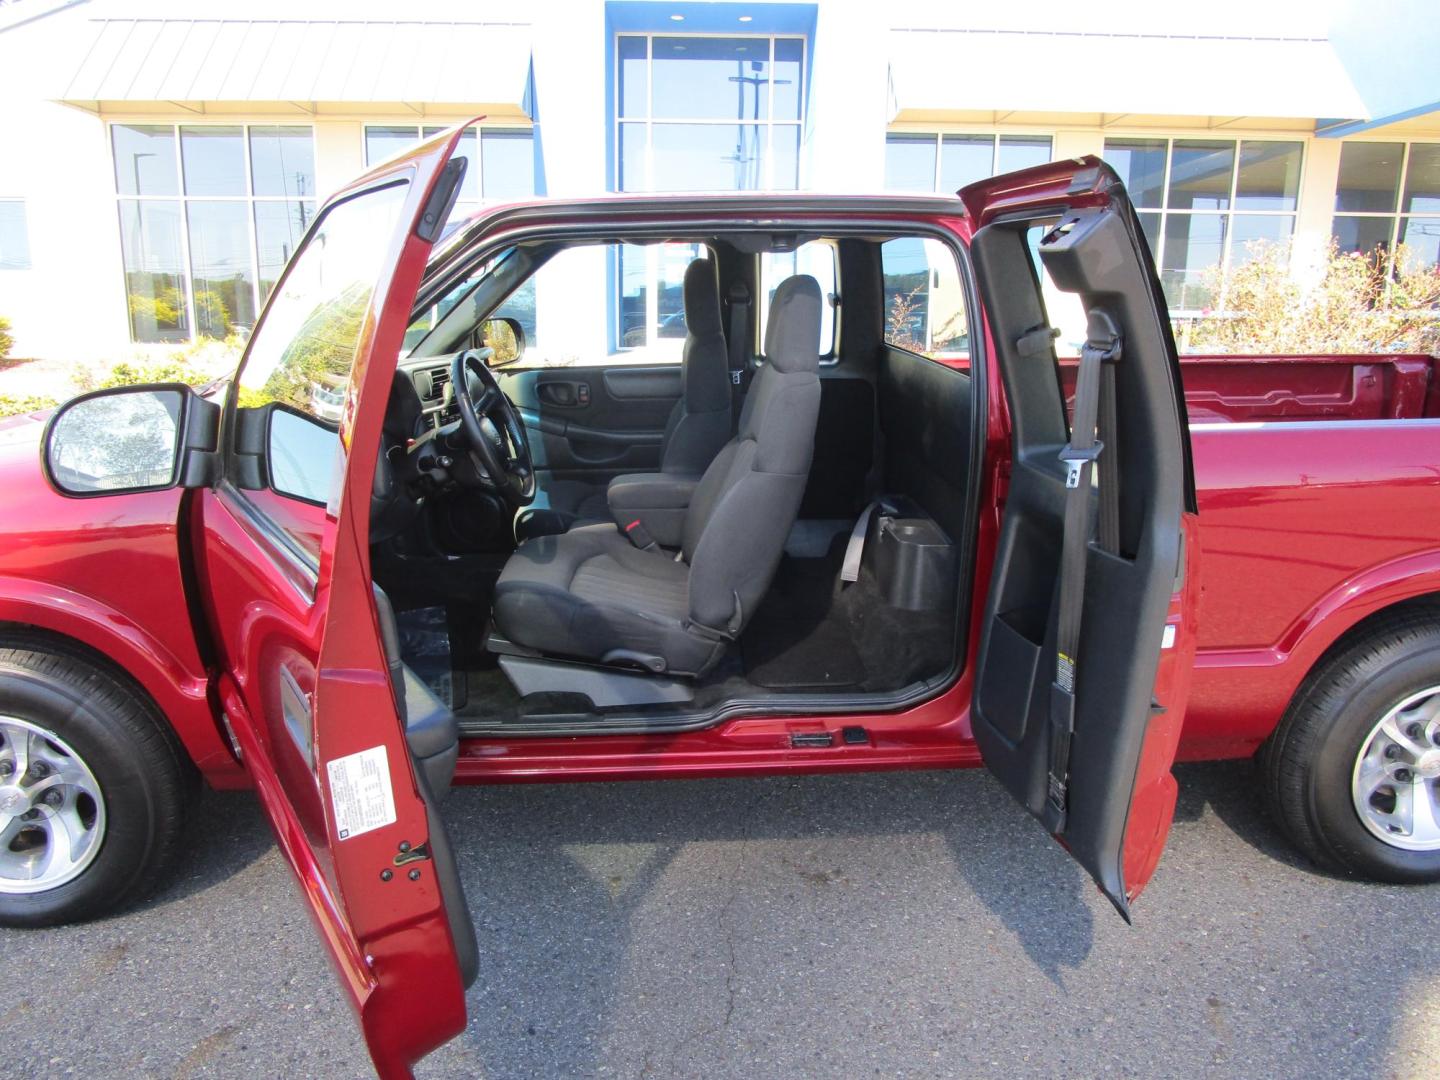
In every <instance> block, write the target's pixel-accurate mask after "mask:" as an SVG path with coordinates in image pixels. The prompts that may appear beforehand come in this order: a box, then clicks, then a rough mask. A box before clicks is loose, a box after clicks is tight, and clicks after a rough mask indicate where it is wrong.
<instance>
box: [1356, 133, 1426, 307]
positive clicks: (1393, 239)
mask: <svg viewBox="0 0 1440 1080" xmlns="http://www.w3.org/2000/svg"><path fill="white" fill-rule="evenodd" d="M1386 144H1388V145H1391V146H1394V145H1396V144H1399V145H1400V146H1401V147H1402V150H1401V153H1402V155H1403V157H1402V158H1401V161H1400V176H1399V178H1398V180H1397V181H1396V186H1395V209H1393V210H1337V209H1335V203H1336V201H1337V200H1338V199H1339V198H1340V165H1339V161H1338V160H1337V162H1336V168H1335V194H1334V195H1333V196H1332V197H1331V202H1330V207H1331V211H1330V239H1331V241H1334V239H1335V223H1336V222H1338V221H1339V220H1340V219H1341V218H1369V219H1372V220H1373V219H1377V218H1388V219H1389V221H1390V229H1389V233H1388V235H1387V237H1386V240H1385V271H1386V278H1387V280H1388V279H1389V278H1390V277H1391V276H1393V275H1394V273H1395V250H1396V248H1398V247H1399V246H1400V223H1401V222H1402V221H1405V220H1406V219H1408V218H1424V219H1426V220H1428V221H1434V222H1436V223H1440V210H1425V211H1418V212H1414V211H1412V212H1411V213H1408V214H1407V213H1406V212H1405V210H1404V209H1403V207H1404V205H1405V187H1406V184H1407V183H1408V182H1409V180H1410V151H1411V150H1412V149H1413V148H1414V147H1415V146H1416V145H1420V146H1435V147H1440V138H1428V139H1404V138H1401V139H1380V138H1377V139H1346V140H1345V141H1344V142H1343V143H1342V144H1341V146H1340V153H1341V155H1342V156H1343V155H1344V153H1345V147H1347V146H1351V145H1369V146H1376V145H1386Z"/></svg>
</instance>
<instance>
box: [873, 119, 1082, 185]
mask: <svg viewBox="0 0 1440 1080" xmlns="http://www.w3.org/2000/svg"><path fill="white" fill-rule="evenodd" d="M1055 134H1056V133H1055V132H1054V131H1020V130H1003V131H1002V130H996V131H974V130H971V129H960V128H956V129H954V130H949V129H946V128H936V127H926V128H923V129H918V130H912V129H908V128H886V129H885V146H886V156H887V158H888V156H889V146H890V139H891V137H892V136H905V137H907V138H910V139H915V138H916V137H917V136H922V135H923V136H928V137H931V138H933V139H934V142H935V172H934V176H933V177H932V178H931V184H930V190H931V192H934V193H937V194H945V195H953V194H955V192H953V191H946V190H944V189H942V188H941V187H940V177H941V175H942V170H943V169H944V167H945V154H944V148H945V142H944V140H945V139H946V138H947V137H948V138H952V139H989V140H990V175H991V176H999V175H1000V172H999V169H1000V141H1001V140H1002V139H1036V140H1038V139H1044V140H1045V141H1046V142H1048V143H1049V144H1050V157H1049V159H1048V160H1049V161H1054V160H1055ZM886 190H887V191H894V192H896V193H897V194H901V193H903V189H900V188H887V189H886Z"/></svg>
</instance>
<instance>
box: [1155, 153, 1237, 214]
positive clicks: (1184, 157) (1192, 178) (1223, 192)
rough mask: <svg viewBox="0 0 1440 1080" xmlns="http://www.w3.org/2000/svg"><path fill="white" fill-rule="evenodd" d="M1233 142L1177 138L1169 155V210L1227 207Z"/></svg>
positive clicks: (1233, 158)
mask: <svg viewBox="0 0 1440 1080" xmlns="http://www.w3.org/2000/svg"><path fill="white" fill-rule="evenodd" d="M1234 172H1235V144H1234V143H1232V142H1220V141H1218V140H1210V139H1176V140H1175V144H1174V149H1173V150H1172V152H1171V155H1170V202H1169V204H1168V205H1169V208H1170V209H1171V210H1177V209H1178V210H1228V209H1229V208H1230V181H1231V178H1232V177H1233V175H1234Z"/></svg>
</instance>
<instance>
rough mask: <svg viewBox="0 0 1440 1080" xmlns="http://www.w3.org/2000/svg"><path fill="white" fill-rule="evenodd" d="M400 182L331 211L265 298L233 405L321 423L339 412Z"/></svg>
mask: <svg viewBox="0 0 1440 1080" xmlns="http://www.w3.org/2000/svg"><path fill="white" fill-rule="evenodd" d="M405 186H406V185H405V184H404V183H399V184H395V185H393V186H391V187H386V188H381V189H380V190H378V191H371V192H368V193H366V194H364V195H360V196H357V197H354V198H351V199H348V200H346V201H345V202H342V203H338V204H336V205H335V206H334V207H332V208H331V209H330V210H329V211H328V212H327V214H326V216H325V217H323V218H321V219H320V221H319V222H318V223H317V225H316V226H315V228H314V229H313V230H312V232H311V235H310V239H309V241H308V242H307V243H306V245H305V247H304V248H303V249H302V250H301V252H300V254H299V256H297V258H296V260H295V263H294V265H293V266H292V267H291V269H290V273H289V274H288V275H287V276H286V278H285V284H284V286H283V287H282V288H280V289H279V290H278V291H277V292H276V294H275V296H274V297H273V298H272V300H271V303H270V307H269V309H268V310H267V312H266V314H265V319H264V320H263V321H262V322H261V324H260V326H259V328H258V329H257V330H256V332H255V335H254V337H253V338H252V339H251V343H250V351H249V353H248V354H247V356H246V360H245V364H244V367H242V368H241V371H240V395H241V396H240V403H241V404H242V405H244V406H255V405H260V404H263V403H265V402H269V401H278V402H281V403H283V404H286V405H289V406H291V407H292V408H295V409H299V410H300V411H301V412H305V413H309V414H310V415H311V416H314V417H316V418H317V419H320V420H323V421H325V422H327V423H334V422H336V421H338V420H339V419H340V417H341V415H342V414H343V409H344V393H345V387H346V385H347V383H348V382H349V379H350V369H351V366H352V365H353V364H354V362H355V349H356V345H357V343H358V341H359V338H360V328H361V326H362V324H363V322H364V320H365V314H366V311H367V310H368V308H369V306H370V294H371V292H372V291H373V290H374V288H375V281H376V279H377V278H378V277H379V273H380V268H381V266H382V265H383V264H384V261H385V253H386V251H387V250H388V248H389V246H390V242H391V240H392V239H393V237H394V234H395V224H396V219H397V217H398V215H399V213H400V208H401V207H402V205H403V204H404V201H405Z"/></svg>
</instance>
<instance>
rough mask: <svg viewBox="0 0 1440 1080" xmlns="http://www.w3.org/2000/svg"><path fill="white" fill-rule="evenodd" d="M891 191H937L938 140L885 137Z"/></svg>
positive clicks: (922, 137)
mask: <svg viewBox="0 0 1440 1080" xmlns="http://www.w3.org/2000/svg"><path fill="white" fill-rule="evenodd" d="M885 188H886V190H887V191H934V190H935V136H934V135H887V136H885Z"/></svg>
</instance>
